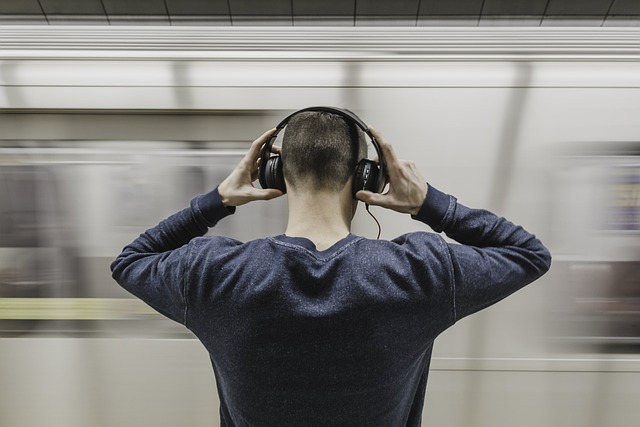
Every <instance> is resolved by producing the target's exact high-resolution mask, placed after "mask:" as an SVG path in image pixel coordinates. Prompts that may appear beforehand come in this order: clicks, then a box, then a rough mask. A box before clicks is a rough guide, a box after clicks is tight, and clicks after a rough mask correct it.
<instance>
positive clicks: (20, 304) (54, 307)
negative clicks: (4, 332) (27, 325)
mask: <svg viewBox="0 0 640 427" xmlns="http://www.w3.org/2000/svg"><path fill="white" fill-rule="evenodd" d="M157 314H158V313H157V312H156V311H155V310H153V309H152V308H151V307H149V306H147V305H146V304H144V303H143V302H142V301H140V300H134V299H122V298H0V319H1V320H27V319H41V320H132V319H140V318H148V317H149V316H154V315H157Z"/></svg>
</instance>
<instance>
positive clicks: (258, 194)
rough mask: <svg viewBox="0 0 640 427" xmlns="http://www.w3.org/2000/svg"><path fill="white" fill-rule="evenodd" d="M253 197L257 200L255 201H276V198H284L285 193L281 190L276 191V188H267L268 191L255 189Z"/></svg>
mask: <svg viewBox="0 0 640 427" xmlns="http://www.w3.org/2000/svg"><path fill="white" fill-rule="evenodd" d="M252 193H253V196H254V198H255V200H271V199H275V198H276V197H280V196H282V195H283V194H284V193H283V192H282V191H280V190H276V189H274V188H267V189H257V188H256V189H254V191H252Z"/></svg>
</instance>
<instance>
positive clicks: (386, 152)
mask: <svg viewBox="0 0 640 427" xmlns="http://www.w3.org/2000/svg"><path fill="white" fill-rule="evenodd" d="M369 132H371V135H373V137H374V138H375V139H376V141H378V144H379V145H380V150H381V151H382V155H383V156H384V159H385V161H386V163H387V164H389V163H392V164H393V163H396V162H397V161H398V157H397V156H396V152H395V151H394V150H393V147H392V146H391V144H389V143H388V142H387V141H386V140H385V139H384V138H383V137H382V135H381V134H380V132H378V131H377V130H375V129H374V128H372V127H371V126H369Z"/></svg>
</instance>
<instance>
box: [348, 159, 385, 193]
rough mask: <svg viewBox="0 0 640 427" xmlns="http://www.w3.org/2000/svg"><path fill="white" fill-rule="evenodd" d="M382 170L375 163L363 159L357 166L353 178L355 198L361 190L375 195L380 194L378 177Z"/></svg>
mask: <svg viewBox="0 0 640 427" xmlns="http://www.w3.org/2000/svg"><path fill="white" fill-rule="evenodd" d="M379 175H380V168H379V167H378V164H377V163H376V162H374V161H371V160H367V159H362V160H360V161H359V162H358V166H356V172H355V174H354V177H353V187H352V193H353V196H354V197H355V195H356V193H357V192H358V191H360V190H368V191H372V192H374V193H377V192H378V176H379Z"/></svg>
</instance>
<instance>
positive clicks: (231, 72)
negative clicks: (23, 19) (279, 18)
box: [0, 27, 640, 427]
mask: <svg viewBox="0 0 640 427" xmlns="http://www.w3.org/2000/svg"><path fill="white" fill-rule="evenodd" d="M536 30H538V31H533V30H524V29H518V30H512V29H500V30H496V29H492V30H489V29H485V30H480V29H471V30H462V29H459V30H455V31H454V30H452V29H448V30H434V29H431V30H425V29H403V30H399V29H388V28H387V29H384V28H381V29H378V30H376V31H373V30H370V29H369V30H357V29H353V30H350V29H341V30H340V31H338V30H336V29H324V30H313V31H312V30H295V31H294V30H291V31H288V32H287V33H281V32H278V31H277V30H275V29H244V30H237V29H233V30H232V31H229V29H227V30H225V31H219V32H216V31H210V30H207V31H205V30H198V29H184V30H177V29H162V30H158V29H153V28H150V29H148V30H146V31H143V30H140V29H136V30H124V29H114V28H112V29H95V28H91V29H88V28H80V29H73V30H72V29H69V28H64V27H61V28H59V29H48V30H47V31H48V32H44V31H43V30H39V29H35V28H34V29H31V30H29V28H25V29H20V30H15V31H18V33H19V34H18V35H17V36H16V37H15V39H12V40H13V41H12V42H11V43H8V42H6V41H5V42H2V43H0V109H2V114H0V129H1V132H0V426H2V427H5V426H7V427H13V426H20V427H22V426H26V427H31V426H34V427H35V426H40V425H45V424H46V425H49V426H65V427H73V426H99V427H101V426H104V427H107V426H109V427H110V426H129V425H137V426H145V425H154V426H175V425H190V426H212V425H218V424H217V423H218V415H217V410H218V402H217V395H216V390H215V382H214V378H213V375H212V371H211V367H210V364H209V363H210V362H209V360H208V357H207V355H206V354H205V351H204V349H203V348H202V347H201V346H200V344H199V343H198V342H197V341H196V340H195V338H194V337H193V336H192V335H191V333H190V332H189V331H187V330H185V329H184V328H182V327H181V326H179V325H176V324H173V323H172V322H170V321H168V320H166V319H164V318H162V317H161V316H160V315H158V314H157V313H155V312H154V311H153V310H152V309H150V308H148V307H146V306H145V305H144V304H142V303H140V302H139V301H137V300H134V299H133V298H131V296H130V295H128V294H127V293H126V292H125V291H123V290H122V289H120V288H119V287H118V286H117V284H116V283H115V282H113V281H112V279H111V277H110V272H109V264H110V262H111V260H112V259H113V258H114V257H115V256H116V255H117V254H118V253H119V252H120V250H121V249H122V247H123V246H124V245H126V244H127V243H128V242H130V241H131V240H132V239H133V238H134V237H135V236H136V235H137V234H139V233H140V232H142V231H144V230H145V229H146V228H148V227H150V226H153V225H155V224H156V223H157V222H158V221H160V220H161V219H163V218H164V217H165V216H167V215H169V214H171V213H173V212H174V211H176V210H178V209H180V208H182V207H184V206H186V205H187V203H188V202H189V200H190V198H191V197H193V196H195V195H197V194H199V193H203V192H205V191H209V190H210V189H212V188H213V187H215V185H217V184H218V183H219V182H221V180H222V179H224V177H225V176H226V175H227V174H228V173H229V172H230V171H231V169H232V168H233V167H234V165H235V164H236V163H237V162H238V161H239V160H240V158H241V157H242V155H243V154H244V151H245V150H246V148H247V147H248V146H249V143H250V142H251V141H252V140H253V139H255V138H256V137H257V136H259V135H260V134H261V133H262V132H264V131H265V130H267V129H269V128H271V127H273V126H275V124H277V123H278V122H279V121H280V119H281V118H283V117H284V116H285V115H287V114H288V113H289V112H291V111H292V110H295V109H298V108H302V107H305V106H311V105H333V106H339V107H346V108H349V109H351V110H352V111H354V112H356V113H357V114H358V115H359V116H360V117H361V118H362V119H363V120H364V121H365V122H367V123H368V124H369V125H372V126H373V127H375V128H376V129H378V130H379V131H380V132H381V133H382V134H383V135H384V136H385V138H386V139H387V140H388V141H389V142H391V143H392V144H393V145H394V147H395V150H396V152H397V153H398V155H399V157H402V158H410V159H412V160H413V161H414V162H415V163H416V164H417V165H418V166H419V168H420V169H421V171H422V173H423V175H424V176H425V177H426V178H427V180H428V181H429V182H430V183H431V184H432V185H434V186H436V187H438V188H440V189H441V190H443V191H445V192H448V193H451V194H454V195H456V196H457V197H458V199H459V200H460V201H461V202H462V203H463V204H466V205H470V206H475V207H485V208H488V209H491V210H493V211H495V212H497V213H499V214H501V215H504V216H506V217H507V218H509V219H511V220H512V221H514V222H517V223H520V224H522V225H523V226H525V227H526V228H527V229H529V230H531V231H533V232H535V233H536V234H537V235H538V236H539V237H541V239H542V240H543V241H544V242H545V243H546V244H547V245H548V246H549V247H550V249H551V250H552V253H553V256H554V264H553V267H552V270H551V272H550V273H549V274H548V275H547V276H545V277H544V278H543V279H541V280H540V281H538V282H536V283H534V284H533V285H531V286H529V287H528V288H525V289H524V290H522V291H520V292H518V293H516V294H515V295H513V296H511V297H509V298H508V299H507V300H505V301H503V302H501V303H499V304H498V305H496V306H494V307H492V308H490V309H489V310H485V311H484V312H481V313H479V314H476V315H474V316H472V317H470V318H468V319H464V320H462V321H461V322H459V323H458V324H457V325H455V326H454V327H453V328H452V329H450V330H449V331H447V332H445V333H444V334H443V335H442V336H441V337H439V338H438V340H437V341H436V346H435V351H434V359H433V362H432V368H431V375H430V379H429V381H430V382H429V385H428V391H427V398H426V405H425V410H424V415H423V423H424V425H427V426H429V425H438V426H456V427H458V426H459V427H468V426H476V427H481V426H492V427H500V426H514V425H517V426H519V427H525V426H531V427H534V426H535V427H541V426H563V427H573V426H575V427H591V426H592V427H601V426H607V427H609V426H615V427H623V426H625V427H626V426H636V425H637V422H638V421H637V420H638V416H639V415H640V412H638V407H637V402H638V400H639V398H640V120H639V118H640V47H639V46H638V44H637V40H638V36H639V35H640V32H639V31H637V30H634V29H625V30H620V29H618V30H611V29H609V30H604V29H589V30H588V31H586V30H584V31H579V30H576V29H574V30H572V31H563V30H557V29H556V30H549V29H547V30H544V29H536ZM7 31H8V30H6V29H0V35H5V36H6V34H7ZM15 31H14V32H15ZM20 31H23V33H20ZM29 31H31V32H29ZM12 34H13V33H12ZM29 35H31V38H29V37H28V36H29ZM167 35H169V36H171V37H167ZM216 37H217V38H216ZM4 40H7V39H6V38H5V39H4ZM140 40H142V41H140ZM634 40H635V43H634V42H633V41H634ZM3 43H4V44H3ZM372 211H373V213H374V214H375V215H376V216H377V217H378V219H379V221H380V222H381V224H382V238H393V237H395V236H397V235H399V234H401V233H404V232H408V231H414V230H417V229H424V228H425V227H424V226H423V225H422V224H419V223H417V222H414V221H412V220H411V219H410V218H409V217H408V216H407V217H405V216H401V215H398V214H396V213H393V212H389V211H384V210H381V209H376V208H372ZM286 216H287V212H286V200H285V199H284V198H281V199H277V200H274V201H269V202H256V203H254V204H251V205H250V206H248V207H242V208H239V209H238V212H237V213H236V215H234V216H232V217H230V218H226V219H225V220H223V221H222V222H221V223H220V224H219V225H218V226H217V227H216V228H214V229H213V230H211V232H210V233H211V234H216V233H220V234H225V235H230V236H232V237H235V238H238V239H241V240H248V239H253V238H256V237H260V236H265V235H270V234H278V233H282V232H283V230H284V227H285V224H286ZM353 231H354V232H355V233H357V234H362V235H365V236H367V237H371V238H375V235H376V233H377V228H376V225H375V223H374V222H373V221H372V220H371V219H370V218H369V217H368V216H367V215H366V213H363V210H362V209H361V210H360V211H359V212H358V214H357V216H356V220H355V222H354V230H353Z"/></svg>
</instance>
